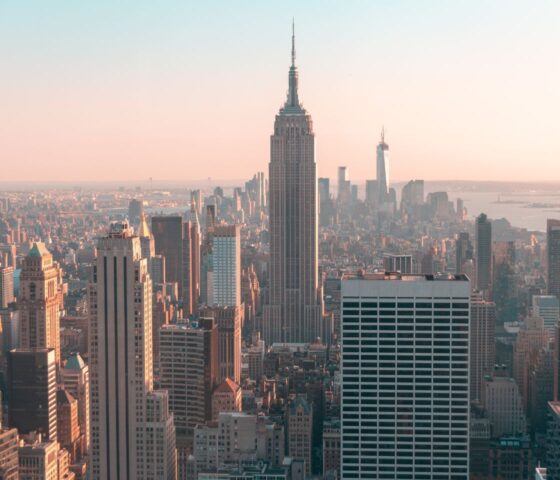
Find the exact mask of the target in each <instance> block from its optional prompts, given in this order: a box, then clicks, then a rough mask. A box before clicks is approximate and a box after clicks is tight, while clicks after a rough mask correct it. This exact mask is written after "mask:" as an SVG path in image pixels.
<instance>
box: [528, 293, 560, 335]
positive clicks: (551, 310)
mask: <svg viewBox="0 0 560 480" xmlns="http://www.w3.org/2000/svg"><path fill="white" fill-rule="evenodd" d="M531 309H532V313H533V314H534V315H537V316H539V317H541V318H542V319H543V322H544V328H545V329H546V331H547V332H548V333H549V334H550V335H551V336H553V335H554V334H555V332H556V328H557V326H558V321H559V320H560V300H558V297H556V296H554V295H533V303H532V306H531Z"/></svg>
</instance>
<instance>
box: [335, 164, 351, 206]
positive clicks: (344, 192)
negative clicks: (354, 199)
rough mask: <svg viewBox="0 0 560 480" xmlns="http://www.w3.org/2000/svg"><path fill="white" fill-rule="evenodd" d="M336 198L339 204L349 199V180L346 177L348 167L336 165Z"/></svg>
mask: <svg viewBox="0 0 560 480" xmlns="http://www.w3.org/2000/svg"><path fill="white" fill-rule="evenodd" d="M337 200H338V202H339V203H341V204H343V203H345V202H348V200H350V180H349V179H348V167H338V192H337Z"/></svg>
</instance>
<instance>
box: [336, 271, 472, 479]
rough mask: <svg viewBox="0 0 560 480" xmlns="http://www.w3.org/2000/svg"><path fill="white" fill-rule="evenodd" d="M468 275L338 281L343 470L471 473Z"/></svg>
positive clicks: (372, 474)
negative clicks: (469, 465)
mask: <svg viewBox="0 0 560 480" xmlns="http://www.w3.org/2000/svg"><path fill="white" fill-rule="evenodd" d="M469 297H470V285H469V282H468V280H467V278H466V277H465V276H462V275H461V276H447V275H446V276H442V277H432V276H423V275H400V274H390V275H389V274H369V275H358V276H355V277H353V276H347V277H345V278H344V279H343V280H342V300H341V301H342V360H341V364H342V403H341V411H342V414H341V418H342V422H341V427H342V428H341V432H342V442H341V444H342V455H341V460H342V478H345V479H350V478H378V479H381V478H386V479H389V478H391V479H394V478H411V479H419V478H426V479H428V478H429V479H434V480H435V479H441V480H443V479H445V480H449V479H454V480H455V479H457V480H458V479H461V480H466V479H468V464H469V454H468V448H469V352H468V347H469Z"/></svg>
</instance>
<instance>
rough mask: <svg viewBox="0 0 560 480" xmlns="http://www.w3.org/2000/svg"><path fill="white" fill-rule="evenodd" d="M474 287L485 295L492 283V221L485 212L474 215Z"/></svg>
mask: <svg viewBox="0 0 560 480" xmlns="http://www.w3.org/2000/svg"><path fill="white" fill-rule="evenodd" d="M475 228H476V253H475V254H476V257H475V258H476V289H477V290H478V291H480V292H483V293H484V294H485V296H487V295H488V291H489V290H490V288H491V286H492V285H491V284H492V223H491V222H490V220H488V217H487V216H486V214H484V213H481V214H480V215H479V216H478V217H476V227H475Z"/></svg>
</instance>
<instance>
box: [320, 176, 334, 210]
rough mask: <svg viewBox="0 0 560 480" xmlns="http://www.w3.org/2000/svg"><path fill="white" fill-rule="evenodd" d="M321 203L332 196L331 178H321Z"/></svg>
mask: <svg viewBox="0 0 560 480" xmlns="http://www.w3.org/2000/svg"><path fill="white" fill-rule="evenodd" d="M318 184H319V205H321V204H322V203H323V202H327V201H328V200H330V198H331V187H330V179H329V178H319V180H318Z"/></svg>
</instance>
